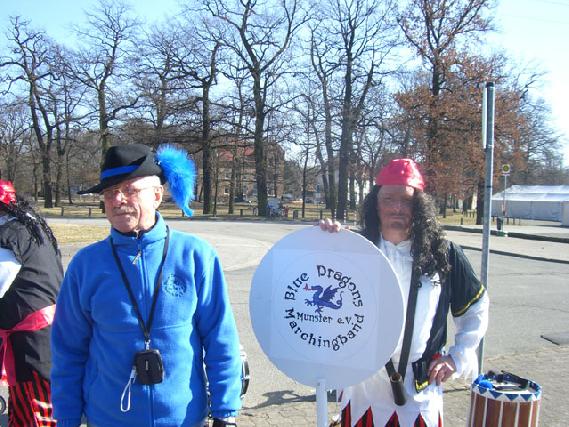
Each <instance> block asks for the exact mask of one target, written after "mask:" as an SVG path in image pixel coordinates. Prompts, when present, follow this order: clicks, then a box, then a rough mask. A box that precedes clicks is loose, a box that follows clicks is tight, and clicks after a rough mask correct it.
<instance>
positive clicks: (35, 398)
mask: <svg viewBox="0 0 569 427" xmlns="http://www.w3.org/2000/svg"><path fill="white" fill-rule="evenodd" d="M32 375H33V379H32V380H30V381H21V382H18V383H16V384H15V385H12V386H9V387H8V427H55V425H56V423H55V419H54V418H53V408H52V406H51V388H50V384H49V381H48V380H46V379H45V378H42V377H41V376H40V375H39V374H38V373H37V372H36V371H33V372H32Z"/></svg>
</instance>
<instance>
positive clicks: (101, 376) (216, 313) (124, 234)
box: [52, 144, 242, 427]
mask: <svg viewBox="0 0 569 427" xmlns="http://www.w3.org/2000/svg"><path fill="white" fill-rule="evenodd" d="M100 178H101V180H100V183H99V184H97V185H95V186H94V187H92V188H90V189H89V190H87V191H86V192H89V193H100V194H101V195H102V198H103V200H104V204H105V213H106V216H107V219H108V220H109V223H110V225H111V229H110V234H109V236H108V237H107V238H106V239H105V240H102V241H100V242H96V243H93V244H92V245H89V246H87V247H86V248H84V249H82V250H80V251H79V252H78V253H77V254H76V255H75V256H74V257H73V259H72V261H71V263H70V264H69V267H68V269H67V271H66V274H65V279H64V282H63V285H62V289H61V294H60V296H59V299H58V302H57V304H58V308H57V313H56V316H55V321H54V326H53V342H52V346H53V354H54V363H53V370H52V384H53V403H54V411H55V416H56V417H57V421H58V425H59V426H60V427H77V426H79V425H80V423H81V418H82V416H83V415H84V416H85V417H86V419H87V423H88V425H90V426H97V427H123V426H136V427H158V426H164V427H166V426H168V427H171V426H178V427H203V425H204V423H205V422H206V420H207V419H208V416H209V415H210V414H211V417H213V425H214V426H215V427H221V426H235V425H236V421H235V417H236V416H237V414H238V411H239V409H240V407H241V398H240V397H241V384H242V383H241V356H240V351H239V340H238V336H237V329H236V325H235V320H234V317H233V313H232V310H231V306H230V304H229V298H228V292H227V285H226V282H225V277H224V274H223V270H222V267H221V262H220V260H219V257H218V255H217V253H216V252H215V250H214V249H213V248H212V247H211V246H210V245H209V244H208V243H207V242H205V241H204V240H202V239H200V238H198V237H196V236H193V235H190V234H187V233H183V232H180V231H177V230H175V229H172V228H170V227H169V226H168V225H167V224H166V222H165V221H164V219H163V218H162V215H160V213H159V212H158V211H157V209H158V207H159V206H160V204H161V203H162V200H163V196H164V186H163V184H168V187H169V190H170V194H171V196H172V197H173V198H174V200H175V201H176V203H177V204H178V206H179V207H180V208H181V209H182V210H183V211H184V212H185V213H186V215H188V216H190V215H191V210H190V209H189V203H190V201H191V199H192V197H193V190H194V184H195V171H194V166H193V163H192V162H191V161H190V160H189V159H188V158H187V154H186V152H185V151H183V150H180V149H177V148H174V147H170V146H161V147H160V148H159V149H158V151H157V153H154V152H153V151H152V150H151V148H150V147H148V146H145V145H142V144H130V145H121V146H114V147H111V148H110V149H109V150H108V151H107V153H106V155H105V160H104V163H103V166H102V169H101V175H100ZM204 365H205V373H204ZM206 375H207V379H206ZM206 382H207V384H208V387H206ZM208 390H209V394H208Z"/></svg>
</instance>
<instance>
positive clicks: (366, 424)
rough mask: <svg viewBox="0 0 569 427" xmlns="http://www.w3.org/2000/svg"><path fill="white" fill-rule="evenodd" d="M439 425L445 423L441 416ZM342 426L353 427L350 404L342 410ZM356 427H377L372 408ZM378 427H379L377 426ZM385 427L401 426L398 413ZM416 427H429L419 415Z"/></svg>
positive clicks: (395, 413) (441, 426) (440, 426)
mask: <svg viewBox="0 0 569 427" xmlns="http://www.w3.org/2000/svg"><path fill="white" fill-rule="evenodd" d="M438 424H439V425H438V427H443V422H442V420H441V417H440V415H439V422H438ZM340 425H341V427H351V426H352V415H351V412H350V404H348V406H346V407H345V408H344V409H343V410H342V421H341V424H340ZM355 427H376V426H374V425H373V413H372V412H371V408H368V410H367V411H365V413H364V414H363V415H362V417H361V418H360V419H359V420H358V422H357V423H356V424H355ZM377 427H379V426H377ZM385 427H400V426H399V418H398V417H397V412H394V413H393V415H392V416H391V418H390V419H389V421H387V424H385ZM414 427H427V424H426V423H425V421H424V420H423V417H422V416H421V414H419V416H418V417H417V419H416V420H415V424H414Z"/></svg>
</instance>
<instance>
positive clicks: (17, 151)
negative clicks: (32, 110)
mask: <svg viewBox="0 0 569 427" xmlns="http://www.w3.org/2000/svg"><path fill="white" fill-rule="evenodd" d="M29 120H30V115H29V106H28V105H27V104H26V102H25V101H24V100H19V101H18V100H16V101H15V102H13V103H10V104H0V158H1V159H2V163H3V165H0V179H7V180H9V181H12V182H14V181H16V177H17V174H18V169H19V168H20V167H22V165H23V163H22V157H21V155H22V154H23V153H24V151H25V150H26V149H27V150H28V151H29V150H30V149H31V147H29V146H28V145H27V142H28V139H29V138H26V135H27V134H29V130H30V127H29ZM1 166H3V168H2V167H1Z"/></svg>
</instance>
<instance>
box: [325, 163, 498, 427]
mask: <svg viewBox="0 0 569 427" xmlns="http://www.w3.org/2000/svg"><path fill="white" fill-rule="evenodd" d="M375 183H376V185H375V186H374V187H373V188H372V191H371V192H370V194H368V195H367V197H366V199H365V200H364V204H363V210H362V226H363V235H364V236H365V237H366V238H367V239H368V240H370V241H371V242H373V243H374V244H375V245H377V247H378V248H379V249H380V250H381V252H383V254H384V255H385V256H386V257H387V258H388V259H389V261H390V264H391V266H392V267H393V269H394V271H395V273H396V275H397V279H398V281H399V285H400V286H401V289H402V291H403V297H404V299H405V301H407V304H406V320H405V330H404V331H403V333H402V335H401V338H400V341H399V344H398V345H397V348H396V349H395V352H394V354H393V355H392V357H391V359H390V360H389V362H388V363H387V364H386V365H385V367H384V368H382V369H381V370H380V371H379V372H377V373H376V374H375V375H373V376H372V377H370V378H368V379H367V380H365V381H363V382H362V383H360V384H357V385H355V386H352V387H347V388H345V389H344V390H342V391H341V392H340V393H339V395H340V396H341V407H342V413H341V420H340V421H339V425H341V426H342V427H352V426H357V427H363V426H375V427H383V426H386V427H398V426H415V427H418V426H421V427H424V426H429V427H433V426H442V409H443V406H442V403H443V399H442V386H441V383H442V382H444V381H446V380H447V379H449V378H450V377H452V376H453V375H462V376H465V377H467V376H469V375H472V374H475V373H476V371H477V369H478V361H477V356H476V349H477V346H478V343H479V342H480V339H481V338H482V336H483V335H484V333H485V332H486V327H487V324H488V297H487V295H486V290H485V287H484V285H483V284H481V283H480V281H479V280H478V279H477V278H476V275H475V273H474V271H473V270H472V267H471V265H470V263H469V262H468V260H467V259H466V257H465V255H464V253H463V252H462V250H461V249H460V247H458V246H457V245H455V244H453V243H452V242H449V241H447V240H446V239H445V237H444V233H443V230H442V228H441V227H440V224H439V223H438V221H437V219H436V216H435V206H434V203H433V201H432V199H431V198H430V197H429V196H427V195H426V194H425V193H424V191H423V190H424V188H425V183H424V180H423V177H422V175H421V173H420V171H419V168H418V167H417V164H416V163H415V162H414V161H413V160H410V159H396V160H392V161H391V162H390V163H389V164H387V166H385V167H384V168H383V169H381V171H380V172H379V173H378V174H377V176H376V179H375ZM320 226H321V228H322V229H323V230H326V231H330V232H337V231H340V228H341V225H340V224H339V223H338V222H336V221H330V220H326V221H322V222H321V224H320ZM449 309H450V310H451V312H452V315H453V319H454V323H455V326H456V334H455V340H454V345H453V346H452V347H450V348H449V349H448V351H446V352H445V349H444V347H445V345H446V336H447V315H448V311H449Z"/></svg>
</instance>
